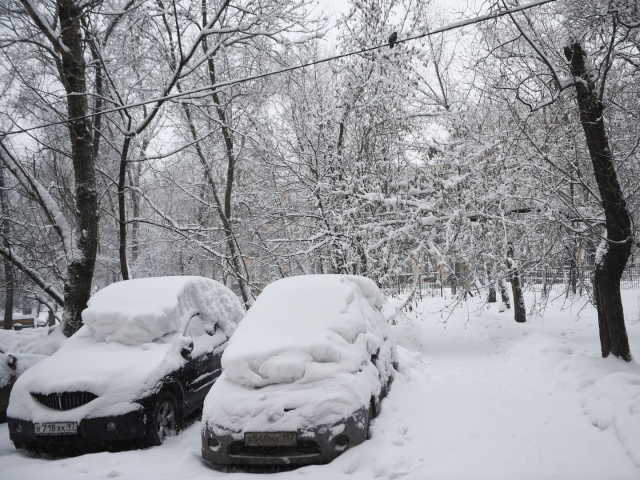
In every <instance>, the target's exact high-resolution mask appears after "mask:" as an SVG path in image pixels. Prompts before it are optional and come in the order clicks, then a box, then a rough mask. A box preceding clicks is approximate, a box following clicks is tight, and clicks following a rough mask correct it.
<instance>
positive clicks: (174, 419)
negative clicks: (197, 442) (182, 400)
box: [147, 391, 181, 446]
mask: <svg viewBox="0 0 640 480" xmlns="http://www.w3.org/2000/svg"><path fill="white" fill-rule="evenodd" d="M149 417H150V418H149V422H148V424H147V444H148V445H149V446H156V445H162V444H163V443H164V441H165V440H166V439H167V438H168V437H173V436H175V435H177V434H178V430H179V428H180V418H181V414H180V409H179V408H178V402H177V400H176V397H174V396H173V395H172V394H171V393H170V392H166V391H165V392H161V393H160V395H158V398H157V399H156V401H155V403H154V404H153V408H152V409H151V412H150V415H149Z"/></svg>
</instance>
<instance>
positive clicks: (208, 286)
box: [7, 277, 244, 453]
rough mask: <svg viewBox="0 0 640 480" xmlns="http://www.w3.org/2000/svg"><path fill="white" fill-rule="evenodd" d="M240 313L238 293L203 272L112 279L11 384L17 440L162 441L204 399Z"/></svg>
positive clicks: (41, 446) (67, 448) (64, 448)
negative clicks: (59, 341) (71, 328)
mask: <svg viewBox="0 0 640 480" xmlns="http://www.w3.org/2000/svg"><path fill="white" fill-rule="evenodd" d="M243 316H244V309H243V308H242V306H241V304H240V303H239V301H238V299H237V297H236V296H235V295H234V294H233V292H231V291H230V290H229V289H227V288H226V287H225V286H223V285H221V284H220V283H218V282H215V281H213V280H209V279H205V278H200V277H159V278H150V279H139V280H129V281H127V282H119V283H115V284H112V285H110V286H108V287H106V288H105V289H103V290H101V291H100V292H98V293H97V294H96V295H94V297H92V298H91V300H90V302H89V308H87V309H86V310H85V311H84V312H83V320H84V323H85V325H84V326H83V327H82V328H81V329H80V330H79V331H78V332H77V333H76V334H75V335H74V336H73V337H71V338H70V339H68V340H67V341H66V342H65V343H64V344H63V345H62V347H61V348H60V349H59V350H58V351H57V352H56V353H54V354H53V355H52V356H51V357H49V358H47V359H45V360H44V361H42V362H41V363H40V364H38V365H36V366H34V367H33V368H32V369H30V370H28V371H27V372H26V373H25V374H24V375H23V376H21V377H20V378H19V379H18V380H17V382H16V383H15V385H14V388H13V391H12V394H11V399H10V404H9V409H8V412H7V413H8V424H9V434H10V436H11V440H12V441H13V442H14V444H15V446H16V447H17V448H26V449H27V450H31V451H43V450H44V451H56V452H61V453H75V451H76V450H77V449H78V447H83V448H84V447H87V446H94V447H98V448H105V449H107V448H110V447H111V446H112V445H119V444H121V442H122V441H131V440H143V441H144V442H145V443H146V444H151V445H155V444H160V443H162V441H163V440H164V439H165V438H166V437H167V436H171V435H175V434H176V433H177V431H178V430H179V429H180V426H181V423H182V421H183V419H184V418H185V417H187V416H189V415H190V414H192V413H194V412H196V411H198V410H199V409H200V408H201V407H202V402H203V400H204V398H205V396H206V394H207V393H208V391H209V389H210V388H211V385H212V384H213V382H214V381H215V380H216V378H217V377H218V376H219V375H220V357H221V355H222V352H223V350H224V348H225V346H226V343H227V340H228V339H229V337H230V336H231V334H232V333H233V332H234V330H235V328H236V324H237V323H238V322H239V321H240V319H241V318H242V317H243Z"/></svg>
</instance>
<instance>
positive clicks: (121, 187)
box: [118, 120, 131, 280]
mask: <svg viewBox="0 0 640 480" xmlns="http://www.w3.org/2000/svg"><path fill="white" fill-rule="evenodd" d="M130 128H131V120H129V126H128V127H127V130H129V129H130ZM130 145H131V137H129V136H127V137H126V138H125V139H124V143H123V144H122V154H121V156H120V171H119V173H118V220H119V221H118V234H119V235H118V237H119V239H120V243H119V247H118V251H119V253H120V273H121V274H122V280H129V264H128V262H127V206H126V204H125V202H126V197H125V187H126V181H127V157H128V155H129V146H130Z"/></svg>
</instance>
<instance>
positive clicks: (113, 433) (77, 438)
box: [7, 408, 146, 451]
mask: <svg viewBox="0 0 640 480" xmlns="http://www.w3.org/2000/svg"><path fill="white" fill-rule="evenodd" d="M51 421H52V422H55V419H52V420H51ZM7 423H8V426H9V437H10V438H11V441H12V442H13V443H14V445H15V446H16V448H26V449H27V450H38V451H40V450H51V449H55V450H67V449H69V450H73V449H74V448H81V447H83V446H95V445H105V444H109V443H113V442H120V441H122V440H134V439H138V438H141V437H143V436H144V435H145V433H146V416H145V413H144V409H143V408H141V409H139V410H136V411H133V412H129V413H126V414H124V415H118V416H111V417H99V418H84V419H82V420H80V422H78V432H77V433H76V434H72V435H36V434H35V427H34V423H33V422H31V421H28V420H20V419H16V418H11V417H9V418H8V419H7ZM109 424H112V425H109Z"/></svg>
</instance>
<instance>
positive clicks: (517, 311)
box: [507, 245, 527, 323]
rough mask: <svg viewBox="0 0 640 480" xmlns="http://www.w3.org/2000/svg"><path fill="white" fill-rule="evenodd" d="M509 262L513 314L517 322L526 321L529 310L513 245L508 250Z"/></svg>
mask: <svg viewBox="0 0 640 480" xmlns="http://www.w3.org/2000/svg"><path fill="white" fill-rule="evenodd" d="M507 264H508V266H509V270H510V273H509V277H510V279H511V293H512V294H513V316H514V318H515V320H516V322H518V323H524V322H526V321H527V310H526V308H525V304H524V294H523V293H522V282H521V280H520V272H519V271H518V268H517V265H516V263H515V262H514V261H513V245H509V248H508V250H507Z"/></svg>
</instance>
